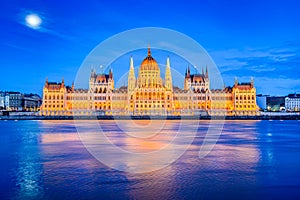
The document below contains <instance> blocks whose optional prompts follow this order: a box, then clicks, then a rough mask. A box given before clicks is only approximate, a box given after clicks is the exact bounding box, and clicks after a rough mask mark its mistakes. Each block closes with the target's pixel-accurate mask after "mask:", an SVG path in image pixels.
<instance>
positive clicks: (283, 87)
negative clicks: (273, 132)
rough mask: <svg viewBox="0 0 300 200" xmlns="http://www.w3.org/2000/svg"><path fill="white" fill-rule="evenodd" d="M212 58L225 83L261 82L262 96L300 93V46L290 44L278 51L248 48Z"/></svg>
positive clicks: (215, 53)
mask: <svg viewBox="0 0 300 200" xmlns="http://www.w3.org/2000/svg"><path fill="white" fill-rule="evenodd" d="M211 55H212V58H213V59H214V60H215V62H216V64H217V66H218V67H219V69H220V71H221V73H222V75H223V79H224V81H225V82H226V83H227V84H228V83H229V84H231V83H232V80H233V78H234V76H238V77H243V78H242V79H243V80H245V81H248V80H249V78H250V77H251V76H253V77H254V78H255V79H257V84H256V86H257V88H258V90H259V91H260V92H261V93H266V94H267V93H273V94H274V95H275V94H284V93H291V92H295V91H299V90H300V79H299V74H300V43H299V42H289V43H285V44H283V45H281V46H277V47H265V48H244V49H230V50H223V51H213V52H212V53H211Z"/></svg>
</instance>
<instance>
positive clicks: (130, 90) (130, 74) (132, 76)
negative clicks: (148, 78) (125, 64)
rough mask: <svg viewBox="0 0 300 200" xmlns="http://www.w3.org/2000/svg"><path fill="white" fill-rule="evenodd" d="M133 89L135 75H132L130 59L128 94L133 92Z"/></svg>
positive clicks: (131, 61)
mask: <svg viewBox="0 0 300 200" xmlns="http://www.w3.org/2000/svg"><path fill="white" fill-rule="evenodd" d="M134 89H135V74H134V65H133V58H132V56H131V57H130V68H129V74H128V94H130V93H131V92H133V91H134Z"/></svg>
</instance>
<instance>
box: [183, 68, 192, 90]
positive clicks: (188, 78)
mask: <svg viewBox="0 0 300 200" xmlns="http://www.w3.org/2000/svg"><path fill="white" fill-rule="evenodd" d="M191 82H192V80H191V71H190V66H189V65H188V67H187V70H186V73H185V79H184V89H185V90H189V89H191Z"/></svg>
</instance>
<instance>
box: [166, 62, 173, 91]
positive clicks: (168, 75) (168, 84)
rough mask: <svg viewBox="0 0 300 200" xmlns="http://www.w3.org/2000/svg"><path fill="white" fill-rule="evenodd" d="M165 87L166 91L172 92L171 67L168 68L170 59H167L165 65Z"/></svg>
mask: <svg viewBox="0 0 300 200" xmlns="http://www.w3.org/2000/svg"><path fill="white" fill-rule="evenodd" d="M165 87H166V89H167V90H168V91H172V89H173V86H172V75H171V67H170V58H169V56H168V58H167V65H166V74H165Z"/></svg>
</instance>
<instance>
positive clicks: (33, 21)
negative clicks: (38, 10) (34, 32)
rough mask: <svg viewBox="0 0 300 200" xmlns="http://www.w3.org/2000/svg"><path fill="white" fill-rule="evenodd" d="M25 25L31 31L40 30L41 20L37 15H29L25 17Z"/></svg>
mask: <svg viewBox="0 0 300 200" xmlns="http://www.w3.org/2000/svg"><path fill="white" fill-rule="evenodd" d="M25 21H26V25H27V26H28V27H30V28H33V29H38V28H40V25H41V23H42V19H41V18H40V17H39V16H38V15H37V14H29V15H27V16H26V17H25Z"/></svg>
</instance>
